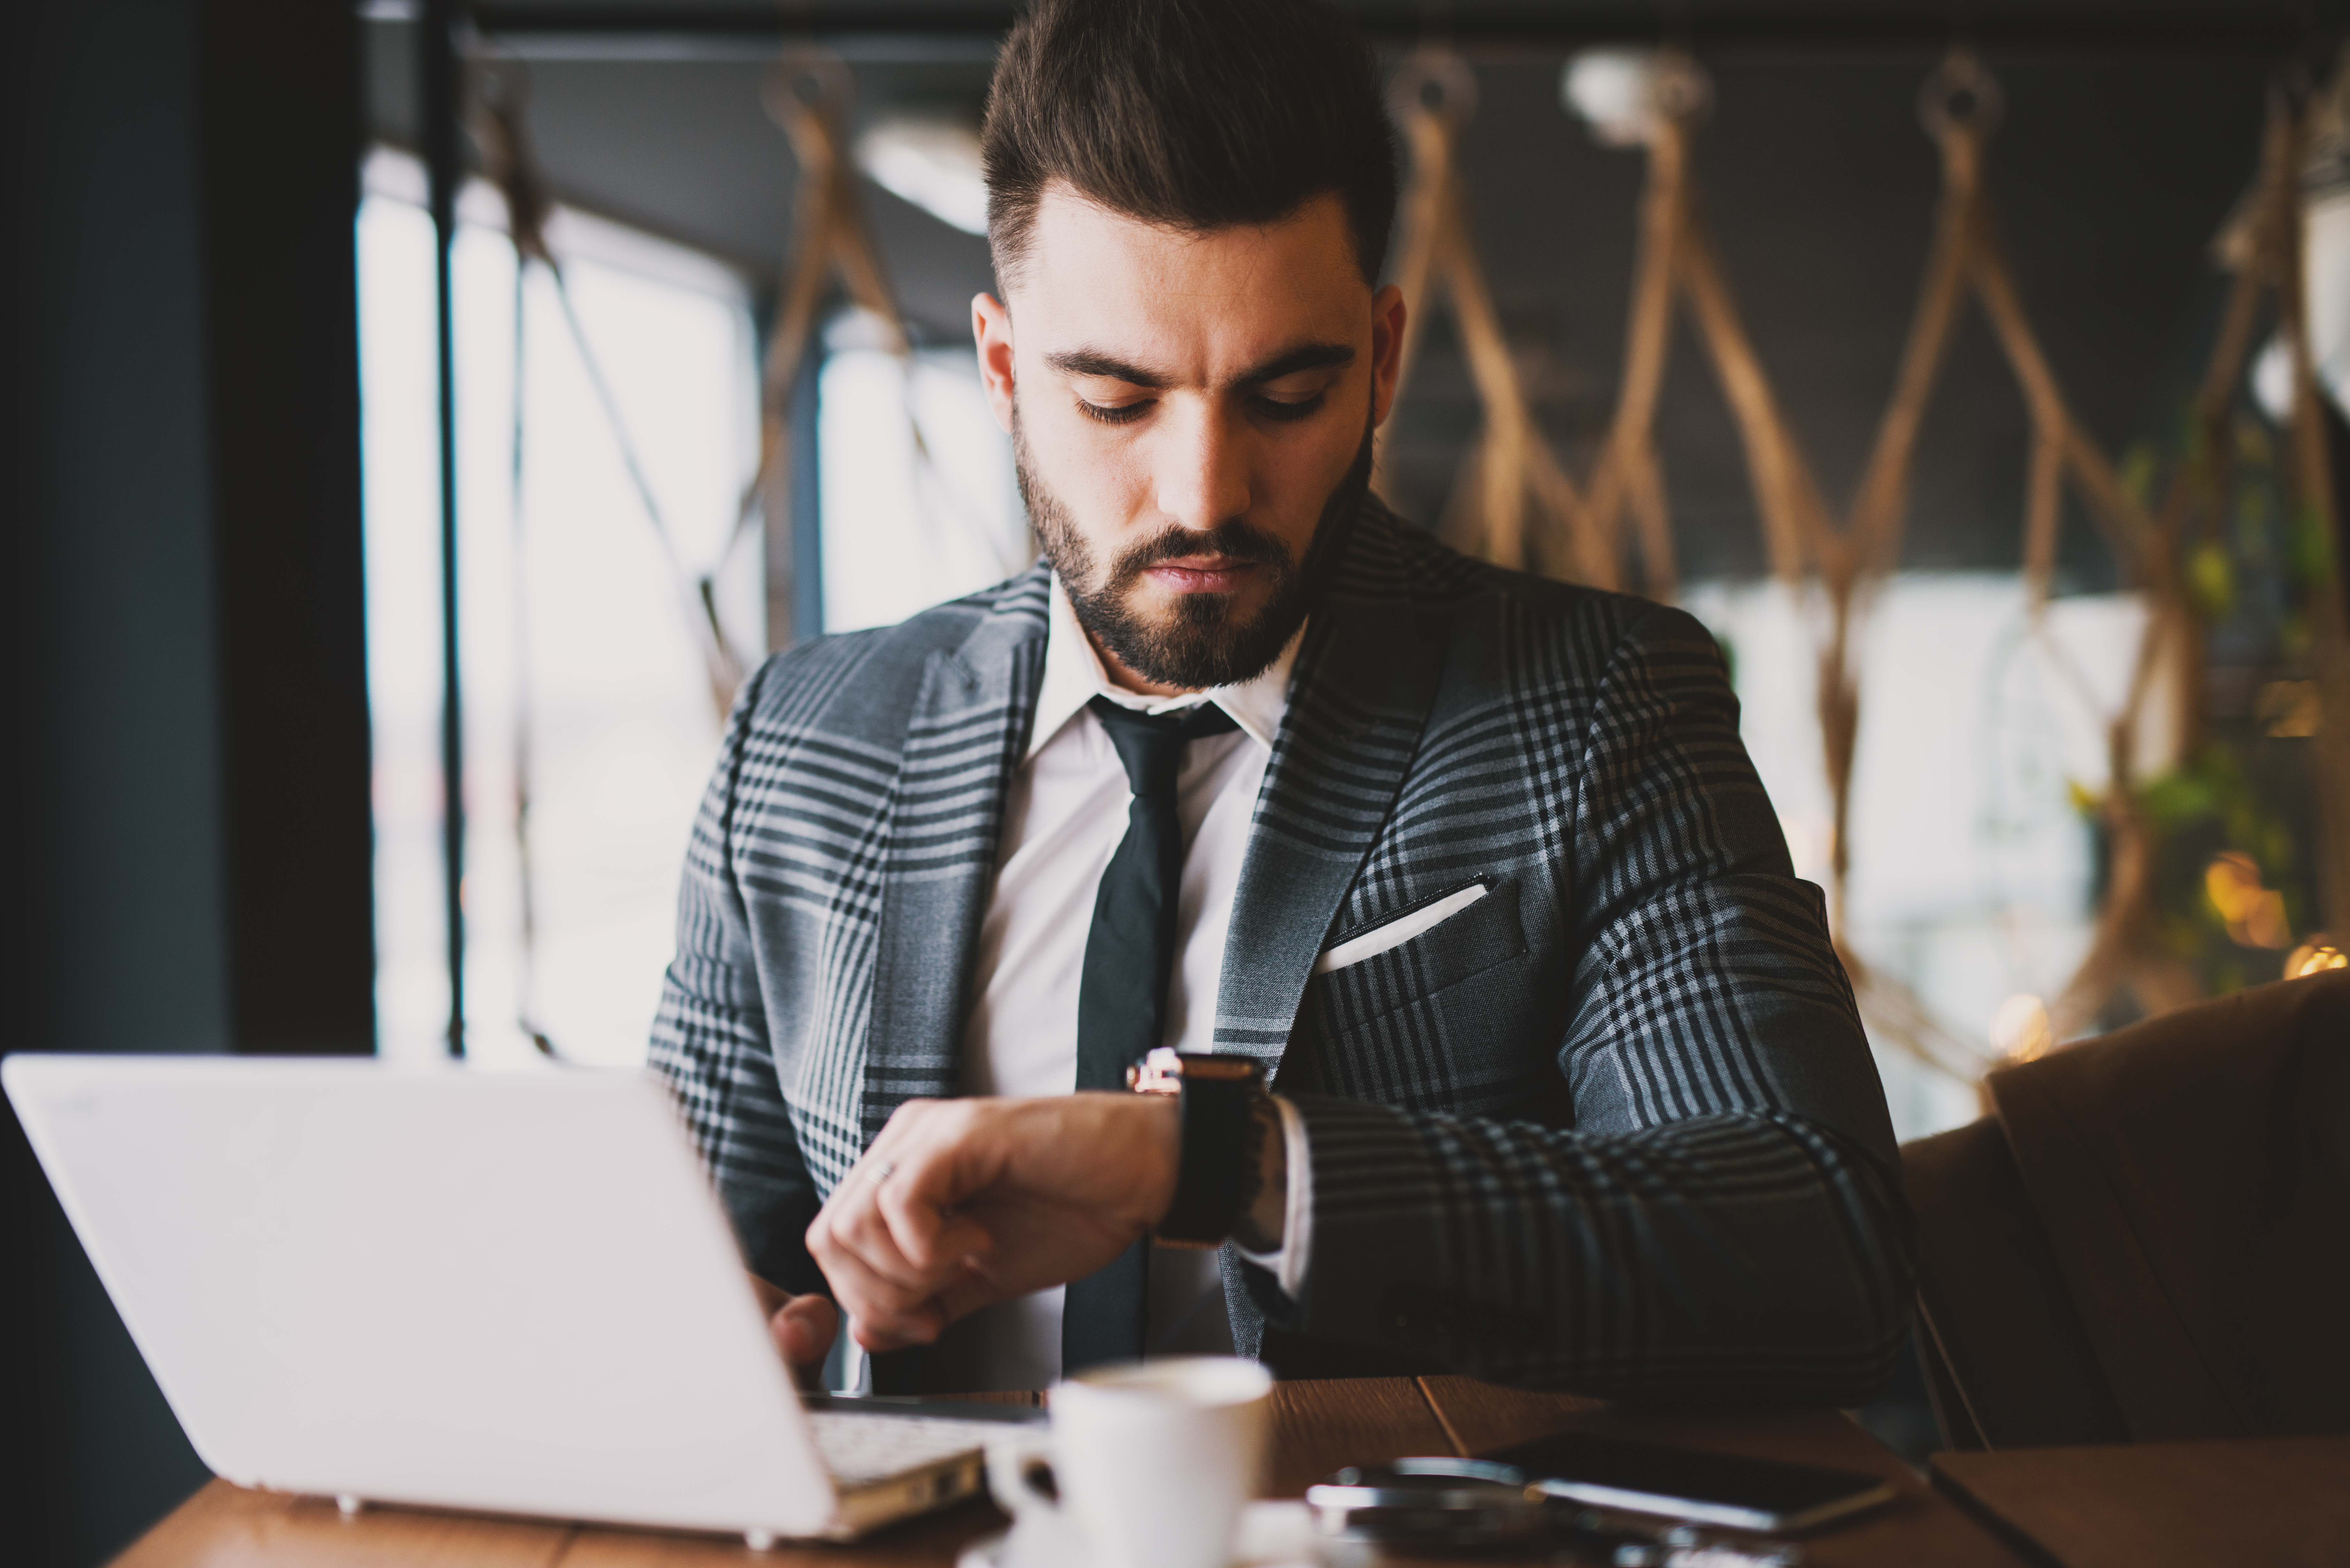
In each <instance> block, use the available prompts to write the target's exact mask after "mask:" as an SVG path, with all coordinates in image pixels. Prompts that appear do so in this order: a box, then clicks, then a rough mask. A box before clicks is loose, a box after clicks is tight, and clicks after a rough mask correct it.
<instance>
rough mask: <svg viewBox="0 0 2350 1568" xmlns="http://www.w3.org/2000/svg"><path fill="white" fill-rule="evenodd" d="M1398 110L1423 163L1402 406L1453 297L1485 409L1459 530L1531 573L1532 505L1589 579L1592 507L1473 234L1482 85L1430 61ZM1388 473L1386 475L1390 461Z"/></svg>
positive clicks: (1402, 277) (1402, 265)
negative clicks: (1568, 463)
mask: <svg viewBox="0 0 2350 1568" xmlns="http://www.w3.org/2000/svg"><path fill="white" fill-rule="evenodd" d="M1388 101H1389V104H1390V107H1391V108H1392V109H1393V110H1394V113H1395V115H1396V118H1397V119H1399V121H1400V122H1401V123H1402V125H1403V128H1404V133H1405V136H1406V138H1407V140H1409V143H1410V146H1411V153H1412V157H1411V167H1412V178H1411V183H1410V185H1409V188H1407V189H1406V191H1405V192H1404V195H1403V201H1402V202H1401V204H1400V205H1401V213H1400V216H1401V234H1400V243H1399V244H1398V246H1397V247H1396V275H1395V280H1396V282H1397V284H1398V285H1399V286H1400V287H1401V288H1402V290H1403V294H1404V298H1405V299H1406V300H1408V301H1409V304H1410V309H1409V311H1408V312H1407V313H1406V315H1405V317H1404V339H1403V346H1402V355H1401V358H1402V364H1401V367H1400V369H1399V371H1398V375H1397V395H1398V396H1399V397H1400V396H1401V395H1402V389H1403V384H1404V383H1405V382H1406V381H1408V380H1409V378H1410V375H1411V370H1412V367H1413V364H1414V363H1415V361H1416V360H1417V358H1418V357H1419V338H1420V334H1421V332H1422V331H1423V330H1424V329H1425V327H1426V323H1427V307H1428V306H1429V305H1430V304H1432V303H1433V300H1434V298H1435V290H1436V288H1437V287H1438V286H1442V288H1443V290H1444V292H1445V294H1446V295H1447V296H1449V297H1450V300H1451V306H1452V314H1453V317H1454V320H1455V321H1456V322H1457V323H1458V324H1459V327H1460V330H1461V343H1462V346H1463V348H1465V350H1466V352H1467V356H1468V360H1469V373H1470V377H1471V380H1472V381H1473V382H1474V384H1475V386H1476V389H1477V399H1478V402H1479V403H1480V405H1481V406H1482V409H1483V424H1482V430H1481V431H1480V432H1479V436H1478V441H1477V444H1476V446H1475V447H1474V448H1472V449H1471V452H1470V454H1469V457H1468V458H1467V460H1466V461H1465V462H1463V463H1462V465H1461V472H1460V474H1459V476H1458V478H1457V480H1456V482H1455V483H1454V487H1453V492H1452V498H1451V502H1450V503H1449V504H1448V505H1447V508H1446V512H1447V521H1448V523H1449V524H1451V526H1452V527H1453V529H1454V530H1455V531H1457V533H1458V535H1460V536H1461V537H1462V538H1463V539H1465V540H1469V541H1473V545H1474V547H1477V548H1480V549H1482V552H1483V554H1484V555H1485V556H1487V557H1488V558H1489V559H1491V560H1493V561H1496V562H1498V563H1500V564H1501V565H1503V566H1514V567H1524V566H1528V565H1530V564H1531V562H1530V558H1529V554H1528V542H1529V541H1528V529H1527V526H1526V504H1527V502H1528V501H1529V500H1532V501H1533V503H1534V507H1535V509H1536V511H1537V513H1538V514H1540V515H1541V516H1543V517H1544V518H1545V519H1547V521H1548V522H1549V524H1550V525H1551V527H1552V528H1554V529H1555V530H1556V531H1558V532H1559V533H1561V534H1563V535H1565V537H1566V538H1567V539H1568V540H1569V541H1570V545H1569V549H1570V555H1571V557H1572V559H1573V562H1574V565H1575V566H1576V567H1577V568H1578V570H1579V575H1586V576H1587V575H1588V573H1589V571H1590V570H1591V569H1592V568H1594V567H1596V565H1597V561H1596V550H1594V549H1593V548H1592V547H1591V545H1590V542H1589V541H1588V540H1587V539H1586V528H1585V524H1584V517H1585V510H1584V505H1583V500H1582V497H1581V496H1579V495H1578V494H1576V493H1575V486H1574V484H1573V483H1571V482H1570V481H1569V480H1568V479H1567V477H1566V473H1565V470H1563V469H1562V468H1560V467H1559V465H1558V460H1557V459H1556V458H1555V456H1553V455H1552V453H1551V450H1550V447H1549V445H1548V444H1547V443H1546V442H1545V441H1544V440H1543V438H1542V432H1541V431H1540V429H1539V428H1538V427H1537V426H1536V425H1535V423H1534V410H1532V409H1531V408H1529V407H1528V406H1527V402H1526V397H1525V392H1524V390H1523V389H1522V388H1521V387H1520V386H1519V384H1518V373H1517V368H1516V366H1515V365H1514V364H1513V362H1512V361H1511V358H1510V349H1509V344H1508V342H1507V340H1506V339H1505V338H1504V337H1503V334H1502V325H1501V318H1500V317H1499V315H1498V314H1497V313H1496V312H1495V310H1494V308H1493V296H1492V290H1491V289H1490V288H1489V287H1488V286H1486V283H1485V274H1484V268H1483V267H1482V265H1480V263H1479V261H1478V259H1477V249H1476V244H1475V241H1474V239H1473V238H1472V237H1471V232H1470V225H1469V214H1468V206H1467V202H1466V199H1465V195H1464V192H1463V191H1462V189H1461V177H1460V172H1459V169H1458V165H1457V162H1456V154H1455V149H1456V147H1457V145H1458V141H1459V138H1460V133H1461V128H1462V127H1463V126H1465V125H1467V123H1468V122H1469V118H1470V116H1471V115H1472V114H1474V113H1475V112H1476V106H1477V85H1476V78H1475V77H1474V76H1473V75H1471V72H1470V70H1469V67H1468V66H1467V65H1466V64H1465V63H1463V62H1462V61H1461V59H1460V58H1459V57H1457V56H1452V55H1447V54H1441V53H1435V52H1430V51H1422V52H1421V53H1420V54H1419V55H1416V56H1414V57H1412V59H1411V60H1410V61H1409V63H1408V64H1407V65H1406V66H1405V67H1404V68H1403V69H1402V70H1401V71H1399V73H1397V76H1396V79H1395V81H1394V83H1393V84H1392V85H1391V87H1390V88H1389V92H1388ZM1392 428H1393V425H1392V422H1390V423H1389V424H1388V425H1383V426H1381V427H1380V429H1379V432H1378V438H1377V439H1378V443H1379V444H1378V455H1379V456H1380V458H1382V459H1383V458H1384V456H1385V451H1386V442H1387V436H1388V431H1389V430H1390V429H1392ZM1378 472H1381V473H1382V474H1383V473H1384V472H1385V466H1384V463H1383V462H1381V463H1380V464H1379V465H1378Z"/></svg>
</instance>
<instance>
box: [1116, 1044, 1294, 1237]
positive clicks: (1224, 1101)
mask: <svg viewBox="0 0 2350 1568" xmlns="http://www.w3.org/2000/svg"><path fill="white" fill-rule="evenodd" d="M1126 1086H1127V1087H1128V1088H1129V1089H1132V1090H1133V1091H1134V1092H1135V1093H1136V1094H1139V1095H1173V1096H1177V1098H1178V1103H1179V1105H1180V1107H1181V1115H1182V1127H1183V1130H1182V1135H1181V1142H1180V1146H1179V1147H1180V1157H1179V1163H1178V1164H1177V1166H1176V1169H1175V1201H1174V1202H1173V1203H1171V1204H1170V1205H1169V1206H1168V1210H1167V1214H1166V1217H1165V1218H1164V1219H1162V1220H1159V1227H1158V1236H1159V1241H1163V1242H1168V1243H1170V1244H1172V1245H1175V1246H1180V1247H1220V1246H1222V1245H1223V1242H1224V1239H1225V1238H1226V1237H1228V1236H1230V1235H1231V1234H1232V1231H1233V1228H1234V1227H1235V1226H1237V1225H1238V1224H1239V1223H1240V1219H1241V1216H1242V1215H1243V1214H1245V1213H1247V1212H1248V1209H1249V1206H1250V1205H1251V1204H1253V1203H1254V1202H1255V1201H1256V1195H1257V1188H1258V1186H1259V1184H1260V1182H1261V1181H1262V1180H1263V1167H1262V1166H1261V1164H1260V1163H1259V1157H1258V1144H1259V1142H1260V1140H1261V1139H1262V1138H1263V1137H1264V1124H1263V1122H1261V1121H1260V1120H1259V1117H1260V1116H1263V1115H1265V1113H1267V1112H1270V1110H1271V1109H1272V1101H1271V1100H1270V1099H1269V1098H1268V1097H1267V1096H1266V1095H1265V1092H1264V1064H1263V1063H1262V1062H1259V1061H1258V1060H1256V1059H1255V1058H1254V1057H1253V1056H1239V1055H1225V1054H1219V1053H1212V1052H1204V1051H1177V1050H1173V1049H1171V1048H1170V1047H1168V1046H1164V1045H1162V1046H1160V1047H1159V1049H1157V1050H1155V1051H1153V1052H1151V1053H1150V1054H1149V1055H1147V1056H1145V1057H1143V1058H1142V1060H1141V1061H1139V1062H1137V1063H1136V1064H1134V1065H1132V1066H1130V1067H1128V1069H1127V1070H1126ZM1268 1119H1269V1118H1268Z"/></svg>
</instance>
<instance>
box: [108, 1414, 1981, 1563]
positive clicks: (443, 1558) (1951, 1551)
mask: <svg viewBox="0 0 2350 1568" xmlns="http://www.w3.org/2000/svg"><path fill="white" fill-rule="evenodd" d="M1570 1430H1574V1431H1590V1432H1604V1433H1609V1434H1613V1435H1616V1436H1620V1437H1626V1438H1638V1439H1642V1440H1646V1441H1651V1442H1667V1443H1677V1444H1680V1445H1683V1446H1685V1447H1688V1448H1692V1449H1713V1450H1716V1451H1719V1452H1722V1453H1734V1454H1747V1455H1752V1456H1754V1457H1757V1458H1765V1459H1792V1460H1795V1461H1798V1462H1802V1463H1809V1464H1819V1465H1828V1466H1832V1467H1834V1468H1835V1469H1848V1470H1865V1471H1867V1472H1869V1473H1870V1474H1873V1475H1880V1476H1883V1477H1885V1478H1886V1479H1887V1480H1889V1481H1891V1482H1892V1483H1893V1486H1894V1488H1895V1490H1896V1491H1897V1492H1898V1499H1897V1501H1895V1502H1894V1503H1893V1504H1892V1506H1890V1507H1888V1508H1886V1509H1883V1510H1881V1511H1878V1512H1877V1513H1876V1514H1874V1515H1872V1516H1870V1517H1867V1518H1865V1519H1861V1520H1857V1521H1853V1522H1852V1523H1850V1524H1847V1525H1845V1526H1842V1527H1840V1528H1837V1529H1835V1530H1831V1531H1826V1532H1822V1533H1820V1534H1818V1535H1815V1536H1813V1537H1810V1538H1809V1539H1808V1540H1806V1541H1805V1542H1804V1551H1805V1554H1806V1557H1807V1559H1808V1561H1809V1562H1810V1563H1816V1564H1820V1565H1821V1568H1841V1565H1844V1564H1860V1563H1898V1564H1902V1565H1904V1568H1970V1565H1973V1564H1981V1565H1983V1568H2015V1565H2016V1564H2017V1563H2020V1562H2021V1561H2022V1559H2020V1558H2018V1557H2017V1556H2015V1555H2014V1554H2013V1553H2012V1552H2011V1551H2010V1550H2009V1549H2008V1548H2007V1547H2005V1546H2003V1545H2002V1544H2001V1543H2000V1542H1999V1541H1998V1540H1997V1539H1996V1538H1995V1537H1994V1536H1993V1535H1992V1533H1991V1532H1990V1531H1989V1530H1987V1529H1986V1528H1985V1527H1984V1526H1982V1525H1981V1524H1979V1523H1977V1522H1976V1521H1974V1520H1973V1519H1972V1518H1971V1517H1970V1516H1969V1515H1968V1514H1967V1513H1966V1512H1965V1511H1963V1510H1961V1509H1960V1507H1959V1506H1958V1505H1957V1504H1955V1503H1954V1502H1952V1501H1950V1499H1948V1498H1946V1497H1944V1496H1942V1495H1941V1494H1939V1492H1937V1491H1935V1490H1933V1489H1931V1488H1930V1487H1929V1486H1927V1485H1926V1484H1925V1483H1924V1481H1922V1480H1919V1478H1918V1476H1917V1475H1916V1473H1915V1472H1913V1471H1911V1470H1910V1469H1908V1467H1907V1466H1905V1465H1903V1464H1902V1463H1901V1461H1900V1460H1899V1459H1896V1458H1895V1457H1894V1456H1893V1455H1892V1454H1891V1453H1890V1452H1888V1451H1887V1449H1885V1448H1883V1447H1882V1446H1881V1445H1879V1444H1878V1443H1877V1440H1876V1439H1875V1438H1871V1437H1870V1436H1869V1435H1868V1434H1867V1433H1866V1432H1865V1431H1863V1430H1862V1429H1861V1428H1859V1427H1857V1426H1856V1425H1855V1424H1853V1422H1851V1421H1850V1420H1848V1419H1846V1417H1844V1416H1843V1415H1841V1414H1840V1413H1838V1412H1836V1411H1834V1410H1797V1411H1777V1412H1765V1413H1749V1414H1737V1415H1676V1416H1665V1415H1644V1414H1634V1413H1628V1412H1624V1411H1619V1410H1614V1409H1611V1408H1609V1407H1607V1406H1605V1405H1602V1404H1600V1403H1599V1402H1597V1401H1596V1400H1590V1399H1581V1398H1577V1397H1574V1396H1572V1395H1561V1394H1527V1393H1522V1392H1519V1391H1517V1390H1513V1389H1507V1388H1499V1387H1495V1386H1492V1385H1490V1384H1483V1383H1477V1382H1472V1381H1471V1380H1470V1379H1468V1378H1465V1377H1422V1378H1408V1377H1380V1378H1350V1379H1339V1380H1335V1381H1331V1382H1315V1383H1284V1384H1281V1385H1279V1386H1276V1387H1275V1388H1274V1395H1273V1459H1272V1466H1271V1473H1270V1474H1269V1475H1268V1477H1267V1478H1266V1493H1265V1494H1266V1495H1267V1496H1269V1497H1295V1496H1298V1495H1299V1494H1300V1493H1302V1492H1303V1491H1304V1490H1305V1488H1306V1487H1307V1486H1308V1485H1310V1484H1311V1483H1312V1482H1314V1481H1315V1480H1320V1479H1321V1478H1322V1477H1323V1476H1325V1475H1326V1474H1328V1473H1329V1472H1330V1471H1332V1470H1334V1469H1339V1468H1340V1467H1341V1466H1344V1465H1348V1464H1376V1463H1379V1462H1381V1461H1383V1460H1387V1459H1397V1458H1400V1457H1402V1456H1403V1455H1406V1454H1466V1453H1474V1452H1478V1451H1481V1450H1488V1449H1496V1448H1501V1447H1503V1446H1505V1445H1508V1444H1511V1443H1516V1442H1523V1441H1526V1440H1528V1439H1531V1438H1538V1437H1544V1436H1546V1435H1548V1434H1550V1433H1553V1432H1563V1431H1570ZM1002 1523H1003V1516H1002V1515H1001V1514H999V1513H997V1512H996V1511H994V1509H993V1508H992V1507H991V1506H989V1505H988V1504H986V1503H983V1502H974V1503H969V1504H965V1505H963V1506H962V1507H960V1508H956V1509H953V1510H951V1511H948V1512H945V1513H942V1514H939V1515H936V1516H934V1517H932V1518H930V1519H927V1520H920V1521H914V1522H912V1523H910V1524H907V1525H904V1526H900V1527H899V1528H897V1529H893V1530H889V1531H885V1532H882V1533H881V1534H879V1536H877V1537H875V1538H874V1539H872V1540H870V1541H868V1542H863V1543H861V1544H859V1545H857V1546H853V1547H845V1546H806V1547H803V1546H790V1547H785V1548H780V1549H778V1550H776V1551H774V1552H764V1553H754V1552H749V1551H747V1550H745V1549H744V1547H743V1543H742V1542H741V1541H739V1540H737V1539H734V1538H732V1537H729V1538H726V1539H723V1540H722V1539H717V1538H714V1537H698V1536H681V1535H654V1534H645V1533H639V1532H632V1531H622V1530H608V1529H601V1528H595V1527H583V1526H574V1525H565V1524H551V1523H540V1522H535V1521H518V1520H504V1519H483V1518H477V1517H473V1516H470V1515H463V1514H445V1513H431V1512H424V1511H413V1510H407V1509H369V1510H367V1511H363V1512H361V1513H360V1514H359V1516H358V1517H356V1518H352V1519H345V1518H344V1517H342V1516H341V1515H340V1514H339V1513H338V1512H337V1511H335V1507H334V1505H333V1504H332V1503H330V1502H328V1501H325V1500H323V1499H319V1498H300V1497H288V1496H285V1495H282V1494H278V1493H274V1492H258V1491H246V1490H243V1489H240V1488H237V1487H234V1486H231V1485H229V1484H228V1483H227V1482H226V1481H219V1480H216V1481H213V1483H212V1484H211V1485H209V1486H207V1487H205V1488H204V1489H203V1490H201V1491H199V1492H197V1493H196V1495H195V1496H193V1497H192V1498H190V1499H189V1500H188V1501H186V1502H185V1503H183V1504H182V1505H181V1507H180V1508H179V1510H178V1511H175V1512H174V1513H172V1515H171V1516H170V1517H169V1518H167V1519H165V1520H164V1521H162V1522H161V1523H160V1524H158V1525H157V1526H156V1527H155V1528H154V1529H153V1530H151V1531H150V1532H148V1533H147V1535H146V1536H145V1537H144V1538H143V1539H141V1540H140V1541H139V1542H137V1543H136V1544H135V1545H133V1546H132V1547H131V1548H130V1551H129V1552H125V1553H124V1554H123V1555H122V1556H121V1557H120V1559H118V1568H196V1565H201V1568H230V1565H231V1564H234V1565H235V1568H279V1565H288V1568H290V1565H292V1564H296V1563H298V1564H302V1565H303V1568H379V1565H382V1568H390V1565H392V1564H419V1565H431V1568H554V1565H555V1564H557V1563H560V1564H561V1565H562V1568H655V1565H660V1568H672V1565H685V1564H716V1563H735V1564H761V1565H764V1568H805V1565H808V1564H816V1563H837V1564H844V1565H845V1564H858V1565H860V1568H942V1565H945V1564H950V1563H952V1562H953V1561H954V1558H955V1553H956V1552H958V1551H960V1550H961V1549H962V1546H963V1545H964V1544H965V1543H966V1542H970V1541H971V1540H972V1539H973V1538H974V1537H976V1536H979V1535H982V1534H984V1533H985V1532H989V1531H992V1530H995V1529H998V1528H1000V1527H1001V1526H1002ZM1412 1561H1413V1562H1414V1563H1415V1564H1417V1565H1418V1568H1436V1562H1437V1560H1435V1559H1432V1558H1428V1557H1419V1558H1415V1559H1413V1560H1412ZM1480 1561H1481V1562H1482V1563H1483V1564H1486V1565H1489V1568H1490V1565H1491V1564H1492V1563H1493V1559H1492V1558H1490V1557H1488V1558H1484V1559H1481V1560H1480Z"/></svg>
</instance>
